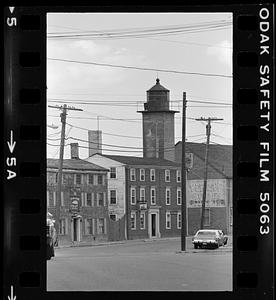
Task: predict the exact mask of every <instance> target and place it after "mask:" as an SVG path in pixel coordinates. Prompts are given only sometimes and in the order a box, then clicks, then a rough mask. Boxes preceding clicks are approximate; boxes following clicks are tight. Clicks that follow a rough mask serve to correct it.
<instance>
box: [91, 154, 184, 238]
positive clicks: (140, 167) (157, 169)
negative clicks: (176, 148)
mask: <svg viewBox="0 0 276 300" xmlns="http://www.w3.org/2000/svg"><path fill="white" fill-rule="evenodd" d="M87 160H88V161H90V162H92V163H96V164H98V165H100V166H103V167H105V168H108V169H109V170H110V175H109V178H108V181H109V183H108V194H109V197H108V210H109V217H110V219H111V218H112V219H113V220H116V221H118V220H120V219H122V218H124V220H125V222H124V225H125V227H124V230H125V237H124V238H126V239H139V238H160V237H167V236H178V235H180V230H181V172H180V165H179V164H177V163H175V162H172V161H168V160H164V159H158V158H142V157H133V156H120V155H103V154H95V155H93V156H91V157H89V158H88V159H87ZM112 191H116V192H112ZM113 195H116V200H115V198H114V199H113ZM112 224H113V226H116V225H115V224H114V223H113V222H111V225H110V227H112ZM110 230H112V229H110ZM122 230H123V229H122V228H121V231H122ZM110 238H111V239H112V237H110Z"/></svg>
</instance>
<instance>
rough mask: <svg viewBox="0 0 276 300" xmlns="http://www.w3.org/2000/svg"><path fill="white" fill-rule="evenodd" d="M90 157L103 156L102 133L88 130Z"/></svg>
mask: <svg viewBox="0 0 276 300" xmlns="http://www.w3.org/2000/svg"><path fill="white" fill-rule="evenodd" d="M88 147H89V149H88V156H89V157H90V156H92V155H94V154H96V153H99V154H102V131H101V130H88Z"/></svg>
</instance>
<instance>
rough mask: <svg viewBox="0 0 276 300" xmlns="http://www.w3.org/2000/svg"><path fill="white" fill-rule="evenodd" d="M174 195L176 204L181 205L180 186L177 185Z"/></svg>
mask: <svg viewBox="0 0 276 300" xmlns="http://www.w3.org/2000/svg"><path fill="white" fill-rule="evenodd" d="M176 197H177V205H181V203H182V195H181V188H180V187H178V188H177V190H176Z"/></svg>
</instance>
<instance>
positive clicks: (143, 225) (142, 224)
mask: <svg viewBox="0 0 276 300" xmlns="http://www.w3.org/2000/svg"><path fill="white" fill-rule="evenodd" d="M145 221H146V215H145V212H140V229H146V222H145Z"/></svg>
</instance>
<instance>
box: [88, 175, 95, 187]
mask: <svg viewBox="0 0 276 300" xmlns="http://www.w3.org/2000/svg"><path fill="white" fill-rule="evenodd" d="M87 183H88V184H91V185H93V184H94V175H93V174H88V175H87Z"/></svg>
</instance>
